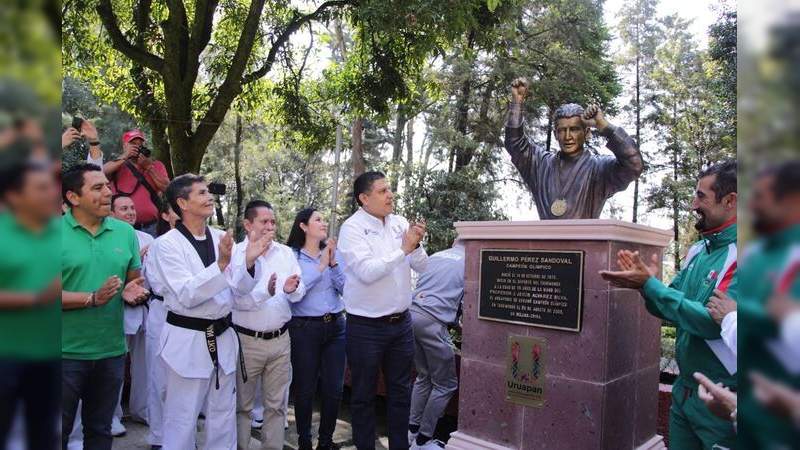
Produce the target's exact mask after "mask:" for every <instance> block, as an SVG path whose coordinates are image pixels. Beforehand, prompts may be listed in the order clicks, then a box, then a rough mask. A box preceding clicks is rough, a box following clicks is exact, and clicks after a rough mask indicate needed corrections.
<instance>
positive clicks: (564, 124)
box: [553, 103, 590, 156]
mask: <svg viewBox="0 0 800 450" xmlns="http://www.w3.org/2000/svg"><path fill="white" fill-rule="evenodd" d="M582 115H583V107H582V106H581V105H578V104H576V103H567V104H564V105H561V106H559V107H558V109H556V112H555V114H553V122H554V123H555V132H556V139H558V145H559V146H560V147H561V151H562V152H564V154H566V155H568V156H572V155H577V154H579V153H580V152H581V151H583V144H584V142H586V138H588V137H589V133H590V132H589V127H587V126H586V124H585V123H584V122H583V120H582V119H581V116H582Z"/></svg>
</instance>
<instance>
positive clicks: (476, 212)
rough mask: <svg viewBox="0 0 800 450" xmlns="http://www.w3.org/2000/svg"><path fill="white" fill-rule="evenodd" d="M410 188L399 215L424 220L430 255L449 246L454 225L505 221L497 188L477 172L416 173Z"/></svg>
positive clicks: (437, 171) (404, 196)
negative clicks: (425, 221) (498, 206)
mask: <svg viewBox="0 0 800 450" xmlns="http://www.w3.org/2000/svg"><path fill="white" fill-rule="evenodd" d="M411 185H412V186H414V187H411V188H409V189H407V190H406V191H405V192H404V194H403V199H402V201H403V207H402V209H401V211H400V214H402V215H403V216H405V217H407V218H409V219H414V218H417V217H424V218H425V219H426V220H427V225H428V241H427V242H426V249H427V250H428V253H429V254H432V253H434V252H438V251H440V250H444V249H446V248H450V247H451V246H452V244H453V240H454V239H455V237H456V233H455V227H454V226H453V223H454V222H458V221H478V220H506V217H505V215H504V214H503V213H502V211H500V210H499V209H498V208H497V206H496V202H497V201H498V200H499V195H498V193H497V191H496V189H495V188H494V186H492V184H491V183H490V182H488V181H486V180H485V173H482V172H481V171H479V170H475V169H473V168H467V169H463V170H461V171H459V172H454V173H447V172H445V171H442V170H436V171H431V172H425V171H416V173H415V174H414V177H413V178H412V180H411Z"/></svg>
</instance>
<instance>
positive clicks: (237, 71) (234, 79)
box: [192, 0, 266, 148]
mask: <svg viewBox="0 0 800 450" xmlns="http://www.w3.org/2000/svg"><path fill="white" fill-rule="evenodd" d="M265 1H266V0H253V1H252V2H251V3H250V10H249V11H248V12H247V18H246V19H245V21H244V26H243V27H242V34H241V36H239V42H238V43H237V45H236V52H235V53H234V55H233V59H232V61H231V66H230V68H229V69H228V73H227V74H226V75H225V80H224V81H223V82H222V84H220V86H219V89H218V90H217V95H216V96H215V97H214V101H213V102H212V103H211V106H210V107H209V108H208V111H206V114H205V116H204V117H203V119H202V121H201V122H200V125H198V127H197V130H196V131H195V133H194V137H193V139H192V140H193V142H192V145H193V146H196V147H197V148H204V147H205V145H207V144H208V143H209V142H211V138H213V137H214V133H215V132H216V131H217V129H218V128H219V124H220V123H221V122H222V120H223V119H224V118H225V113H226V112H227V111H228V108H229V107H230V105H231V103H232V102H233V100H234V98H236V96H237V95H239V93H240V92H241V91H242V74H243V73H244V70H245V69H246V68H247V60H248V59H250V53H251V51H252V50H253V44H254V42H255V37H256V32H257V31H258V24H259V21H260V19H261V13H262V11H263V9H264V3H265Z"/></svg>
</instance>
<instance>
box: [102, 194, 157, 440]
mask: <svg viewBox="0 0 800 450" xmlns="http://www.w3.org/2000/svg"><path fill="white" fill-rule="evenodd" d="M111 215H112V216H113V217H115V218H117V219H119V220H121V221H123V222H127V223H129V224H130V225H131V226H133V225H134V224H135V223H136V207H135V206H134V205H133V199H131V198H130V197H129V196H127V195H125V194H116V195H114V196H113V197H112V198H111ZM134 231H136V238H137V239H138V240H139V257H140V258H141V259H142V265H143V266H144V260H145V255H147V250H148V249H149V247H150V244H152V243H153V240H154V239H153V236H150V235H149V234H147V233H145V232H143V231H139V230H134ZM145 280H146V278H145ZM145 288H149V286H147V283H146V282H145ZM146 321H147V306H146V304H145V303H141V304H138V305H135V306H132V305H125V313H124V327H125V341H126V343H127V344H128V354H130V357H131V369H130V370H131V390H130V399H129V401H128V406H129V410H130V413H131V416H133V417H134V418H136V420H139V421H143V422H147V420H148V416H147V378H148V377H147V374H148V373H149V369H148V367H147V354H146V350H145V323H146ZM119 398H120V401H119V403H118V404H117V409H116V411H114V422H112V426H111V428H112V433H113V431H114V430H113V429H114V425H115V423H119V426H122V423H121V419H122V389H120V397H119ZM122 430H123V431H124V430H125V429H124V428H123V429H122Z"/></svg>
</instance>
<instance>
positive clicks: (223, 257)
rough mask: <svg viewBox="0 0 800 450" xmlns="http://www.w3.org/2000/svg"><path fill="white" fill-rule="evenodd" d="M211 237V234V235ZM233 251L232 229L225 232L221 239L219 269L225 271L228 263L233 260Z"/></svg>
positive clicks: (218, 259)
mask: <svg viewBox="0 0 800 450" xmlns="http://www.w3.org/2000/svg"><path fill="white" fill-rule="evenodd" d="M209 237H210V236H209ZM232 251H233V233H231V231H230V230H228V231H226V232H225V235H224V236H222V239H220V240H219V255H218V256H217V264H218V265H219V271H220V272H225V269H226V268H227V267H228V264H230V262H231V252H232Z"/></svg>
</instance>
